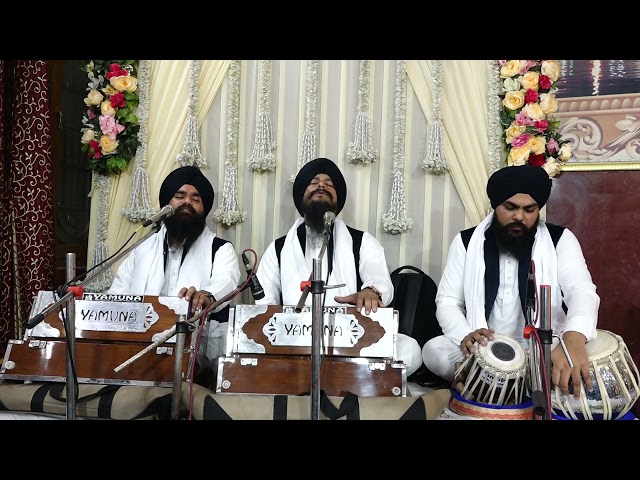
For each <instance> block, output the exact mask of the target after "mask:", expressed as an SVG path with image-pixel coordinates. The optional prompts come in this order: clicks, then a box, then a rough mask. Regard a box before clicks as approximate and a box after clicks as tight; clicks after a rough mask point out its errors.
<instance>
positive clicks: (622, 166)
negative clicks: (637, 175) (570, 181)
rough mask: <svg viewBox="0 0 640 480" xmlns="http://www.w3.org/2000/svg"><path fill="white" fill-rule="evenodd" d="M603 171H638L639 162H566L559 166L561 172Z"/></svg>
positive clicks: (639, 168) (639, 167)
mask: <svg viewBox="0 0 640 480" xmlns="http://www.w3.org/2000/svg"><path fill="white" fill-rule="evenodd" d="M605 170H640V162H620V163H615V162H609V163H602V162H571V161H569V162H567V163H563V164H561V165H560V171H562V172H599V171H605Z"/></svg>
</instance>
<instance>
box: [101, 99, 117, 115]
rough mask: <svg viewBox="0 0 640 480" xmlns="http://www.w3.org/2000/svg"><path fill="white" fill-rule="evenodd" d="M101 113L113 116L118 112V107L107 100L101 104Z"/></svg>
mask: <svg viewBox="0 0 640 480" xmlns="http://www.w3.org/2000/svg"><path fill="white" fill-rule="evenodd" d="M100 113H102V115H108V116H109V117H113V116H114V115H115V114H116V109H115V108H113V107H112V106H111V101H109V100H105V101H104V102H102V103H101V104H100Z"/></svg>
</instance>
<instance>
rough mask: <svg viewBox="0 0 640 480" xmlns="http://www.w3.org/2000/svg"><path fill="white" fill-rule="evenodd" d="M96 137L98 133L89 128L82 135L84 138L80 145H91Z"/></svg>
mask: <svg viewBox="0 0 640 480" xmlns="http://www.w3.org/2000/svg"><path fill="white" fill-rule="evenodd" d="M95 136H96V132H94V130H93V128H87V129H85V130H84V132H83V133H82V138H81V139H80V143H89V142H90V141H91V140H93V139H94V138H95Z"/></svg>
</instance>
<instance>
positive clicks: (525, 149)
mask: <svg viewBox="0 0 640 480" xmlns="http://www.w3.org/2000/svg"><path fill="white" fill-rule="evenodd" d="M530 154H531V150H530V149H529V146H528V145H524V146H522V147H512V148H511V150H510V151H509V157H508V158H507V163H508V165H517V166H522V165H524V164H525V163H527V160H528V159H529V155H530Z"/></svg>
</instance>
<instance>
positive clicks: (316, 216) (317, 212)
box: [169, 201, 336, 233]
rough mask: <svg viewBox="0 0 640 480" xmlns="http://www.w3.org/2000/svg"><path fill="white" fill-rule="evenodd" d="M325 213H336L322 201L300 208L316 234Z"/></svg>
mask: <svg viewBox="0 0 640 480" xmlns="http://www.w3.org/2000/svg"><path fill="white" fill-rule="evenodd" d="M325 212H333V213H336V209H335V208H334V207H332V206H331V205H329V204H328V203H327V202H324V201H312V202H310V203H307V204H305V205H303V206H302V213H303V215H304V223H306V224H307V226H308V227H309V228H310V229H311V230H313V231H314V232H316V233H322V232H323V231H324V213H325ZM169 218H171V217H169Z"/></svg>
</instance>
